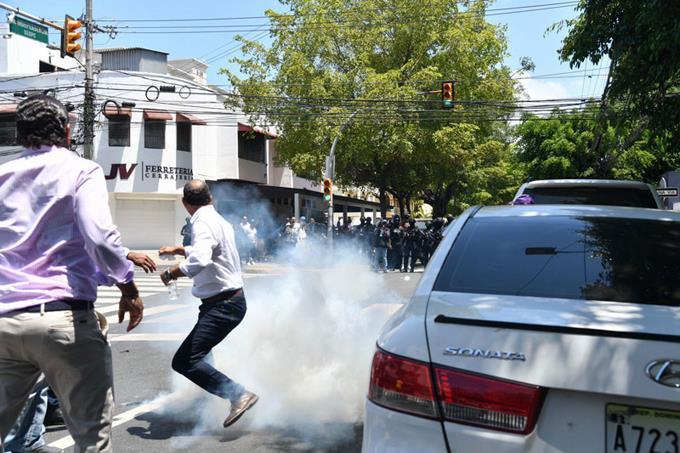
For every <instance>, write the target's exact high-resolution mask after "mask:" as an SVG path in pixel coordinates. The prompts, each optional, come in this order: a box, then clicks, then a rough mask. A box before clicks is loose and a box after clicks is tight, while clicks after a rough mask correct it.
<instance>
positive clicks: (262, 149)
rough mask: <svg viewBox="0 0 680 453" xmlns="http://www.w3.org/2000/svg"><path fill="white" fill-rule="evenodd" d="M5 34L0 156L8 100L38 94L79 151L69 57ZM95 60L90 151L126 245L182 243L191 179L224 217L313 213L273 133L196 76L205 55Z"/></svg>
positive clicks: (352, 204)
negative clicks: (62, 116)
mask: <svg viewBox="0 0 680 453" xmlns="http://www.w3.org/2000/svg"><path fill="white" fill-rule="evenodd" d="M3 25H6V24H0V32H2V31H3V29H2V26H3ZM4 31H5V32H6V33H5V36H10V37H9V38H3V39H0V69H5V71H3V72H2V74H0V162H3V161H6V160H9V159H12V158H14V157H16V156H17V155H18V153H19V152H20V148H19V147H18V146H17V145H16V142H15V137H16V125H15V122H14V114H15V111H16V105H17V103H18V102H19V101H20V100H21V98H22V97H24V96H26V95H30V94H34V93H41V92H49V93H52V94H54V95H55V96H56V97H57V98H58V99H59V100H61V101H62V102H64V103H66V104H67V105H68V106H69V107H70V108H72V112H71V122H72V130H73V134H72V135H73V141H74V144H73V146H72V147H73V149H74V150H75V151H76V152H80V153H81V154H82V127H81V126H82V122H83V120H84V118H83V108H82V106H83V101H84V90H83V87H84V73H83V71H82V70H81V69H79V67H76V66H74V65H73V64H72V63H71V62H69V61H68V60H69V58H68V57H67V58H65V59H61V57H59V58H57V55H58V54H59V51H58V49H55V48H54V47H52V46H49V45H48V44H45V43H44V42H41V41H38V40H36V39H34V38H30V37H25V36H22V35H18V34H16V33H13V32H11V31H10V29H9V26H7V27H5V29H4ZM23 49H28V50H26V51H24V50H23ZM17 54H22V55H24V57H22V59H21V61H20V63H19V62H16V61H14V60H13V59H12V58H10V57H9V56H10V55H17ZM95 61H96V69H97V70H96V75H95V84H94V87H95V106H96V116H95V119H94V121H95V122H94V124H95V138H94V155H93V159H94V160H96V161H97V162H98V163H99V165H100V166H101V167H102V169H103V171H104V175H105V177H106V182H107V186H108V190H109V204H110V208H111V212H112V216H113V219H114V222H115V223H116V224H117V225H118V227H119V229H120V231H121V234H122V236H123V241H124V243H125V244H126V246H128V247H130V248H133V249H145V250H148V249H155V248H157V247H159V246H162V245H167V244H176V243H179V242H180V235H179V232H180V230H181V227H182V226H183V225H184V220H185V217H186V212H185V210H184V208H183V206H182V204H181V192H182V187H183V186H184V184H185V183H186V181H188V180H190V179H192V178H200V179H205V180H207V181H208V182H209V183H210V185H211V187H212V188H213V192H214V194H215V204H216V206H217V208H218V210H220V212H221V213H223V214H224V215H228V216H239V217H240V216H241V215H248V216H257V215H264V212H265V211H266V213H267V214H268V215H271V216H272V217H273V218H274V219H275V221H279V220H280V221H283V220H285V217H288V216H292V215H295V216H298V217H299V216H302V215H304V216H307V217H317V218H320V217H322V216H323V213H324V210H325V207H326V206H325V203H324V201H323V199H322V194H321V188H320V186H319V185H318V184H315V183H313V182H312V181H309V180H306V179H303V178H299V177H298V176H296V175H295V174H294V173H293V172H292V171H291V170H290V168H288V167H285V166H279V165H277V164H276V134H275V133H274V132H273V131H269V130H263V129H260V128H258V127H254V126H252V125H250V124H249V122H248V120H247V118H246V117H244V116H243V114H242V113H241V112H238V111H233V110H228V109H226V108H225V106H224V101H225V99H226V98H225V93H223V92H221V91H220V90H219V89H216V88H214V87H210V86H208V85H206V84H205V80H206V77H205V70H206V68H207V67H206V66H205V65H204V64H203V63H201V62H199V61H196V60H191V59H185V60H174V61H170V62H169V61H168V59H167V54H166V53H163V52H157V51H154V50H150V49H143V48H125V49H101V50H97V51H96V58H95ZM3 62H4V63H3ZM3 64H5V66H2V65H3ZM244 194H245V195H244ZM255 206H258V210H259V212H258V210H256V209H254V207H255ZM378 209H379V207H378V204H377V203H375V202H371V201H366V200H356V199H351V198H349V197H342V196H339V197H337V199H336V210H338V211H339V212H343V211H346V212H354V213H355V217H358V216H359V215H362V214H363V215H373V216H375V212H376V211H377V210H378ZM367 212H368V213H367ZM276 219H279V220H276Z"/></svg>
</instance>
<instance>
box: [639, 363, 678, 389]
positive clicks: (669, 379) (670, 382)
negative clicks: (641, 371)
mask: <svg viewBox="0 0 680 453" xmlns="http://www.w3.org/2000/svg"><path fill="white" fill-rule="evenodd" d="M645 373H647V376H649V378H650V379H651V380H652V381H654V382H656V383H657V384H661V385H665V386H667V387H674V388H680V360H670V359H661V360H655V361H653V362H651V363H650V364H649V365H647V368H646V369H645Z"/></svg>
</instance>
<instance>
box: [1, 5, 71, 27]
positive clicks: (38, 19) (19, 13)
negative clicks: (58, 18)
mask: <svg viewBox="0 0 680 453" xmlns="http://www.w3.org/2000/svg"><path fill="white" fill-rule="evenodd" d="M0 8H2V9H5V10H7V11H9V12H12V13H14V14H16V15H17V16H24V17H25V18H27V19H31V20H34V21H36V22H39V23H41V24H43V25H47V26H48V27H52V28H56V29H57V30H59V31H61V30H63V29H64V27H62V26H61V25H59V24H55V23H54V22H51V21H49V20H47V19H44V18H42V17H38V16H35V15H33V14H29V13H27V12H26V11H24V10H20V9H19V8H15V7H13V6H10V5H8V4H6V3H0Z"/></svg>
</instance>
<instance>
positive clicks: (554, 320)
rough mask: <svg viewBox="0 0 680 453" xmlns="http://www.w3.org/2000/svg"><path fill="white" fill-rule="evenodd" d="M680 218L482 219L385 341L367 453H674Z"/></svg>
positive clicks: (467, 229)
mask: <svg viewBox="0 0 680 453" xmlns="http://www.w3.org/2000/svg"><path fill="white" fill-rule="evenodd" d="M679 306H680V213H674V212H669V211H661V210H654V209H631V208H621V207H605V206H572V205H544V206H541V205H529V206H500V207H482V208H479V207H474V208H470V209H468V210H467V211H466V212H464V213H463V214H462V215H461V216H460V217H458V218H457V219H456V221H455V222H454V224H453V225H452V227H451V230H450V232H449V234H447V235H446V236H445V237H444V239H443V241H442V243H441V244H440V246H439V248H438V249H437V251H436V252H435V254H434V256H433V257H432V259H431V261H430V263H429V265H428V267H427V269H426V270H425V272H424V274H423V276H422V278H421V280H420V282H419V284H418V286H417V288H416V290H415V293H414V295H413V297H412V299H411V300H410V301H409V302H408V303H407V304H406V305H405V306H404V307H403V308H402V309H401V310H399V311H398V312H397V313H395V315H394V316H393V317H392V318H391V319H390V320H389V321H388V322H387V324H386V325H385V327H384V328H383V331H382V333H381V335H380V337H379V339H378V341H377V350H376V352H375V356H374V358H373V364H372V369H371V379H370V384H369V390H368V396H367V400H366V404H365V424H364V434H363V451H364V452H418V453H422V452H447V451H448V452H451V451H453V452H456V453H458V452H462V453H465V452H470V453H486V452H509V453H511V452H579V453H582V452H583V453H589V452H603V453H624V452H644V453H651V452H671V453H678V452H679V451H680V308H679Z"/></svg>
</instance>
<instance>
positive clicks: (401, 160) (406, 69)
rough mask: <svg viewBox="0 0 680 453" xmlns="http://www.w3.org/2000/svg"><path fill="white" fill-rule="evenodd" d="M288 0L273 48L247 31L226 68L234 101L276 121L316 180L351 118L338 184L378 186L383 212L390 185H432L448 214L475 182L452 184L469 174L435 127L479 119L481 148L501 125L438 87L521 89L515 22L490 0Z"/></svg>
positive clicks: (289, 156) (460, 92) (403, 194)
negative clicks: (235, 69)
mask: <svg viewBox="0 0 680 453" xmlns="http://www.w3.org/2000/svg"><path fill="white" fill-rule="evenodd" d="M282 3H283V4H284V5H286V6H287V7H288V9H289V11H290V13H288V14H277V13H275V12H273V11H268V12H267V15H268V17H269V18H270V21H271V29H270V33H271V37H272V45H271V47H270V48H266V47H265V46H263V45H261V44H260V43H257V42H252V41H248V40H245V39H242V41H243V49H244V55H245V56H243V57H241V58H236V59H235V60H234V61H235V62H236V63H238V64H239V65H240V70H241V74H242V76H239V75H237V74H235V73H232V72H229V71H227V70H223V72H224V73H225V74H227V75H228V76H229V78H230V80H231V83H232V84H233V85H234V86H235V87H236V88H237V91H238V93H239V95H238V96H235V97H233V98H232V100H231V102H230V103H231V105H232V106H238V107H240V108H242V109H243V110H244V112H246V113H247V114H248V115H250V116H251V118H252V120H253V121H261V120H263V119H265V118H266V120H267V121H268V122H270V123H271V124H273V125H274V126H275V127H276V128H277V129H278V130H279V132H280V138H279V139H278V140H277V149H278V151H279V155H280V157H281V160H282V161H283V162H285V163H287V164H289V165H290V166H291V167H292V168H293V170H294V171H295V172H296V173H297V174H299V175H301V176H305V177H308V178H311V179H319V177H320V174H321V170H322V167H323V164H324V158H325V156H326V155H327V153H328V150H329V148H330V145H331V143H332V141H333V139H334V138H335V137H336V136H337V134H338V133H339V131H340V129H341V128H342V126H343V125H345V124H347V123H349V124H348V126H347V127H346V128H345V129H344V132H343V134H342V137H341V138H340V141H339V144H338V148H337V163H336V180H337V181H338V183H340V184H345V185H356V186H371V187H375V188H377V189H378V191H379V195H380V198H381V201H382V202H383V203H382V204H383V209H382V210H383V215H384V214H385V212H384V211H385V200H386V196H385V195H386V193H387V192H390V193H393V194H395V195H397V196H398V198H402V199H407V198H409V197H413V196H416V195H417V194H418V192H420V191H422V190H423V189H424V188H428V189H430V193H433V194H434V198H435V199H434V203H435V205H436V206H438V208H437V209H436V211H437V214H439V215H440V214H442V213H444V212H445V211H446V209H447V207H448V203H449V200H450V199H451V198H452V197H454V196H455V195H457V193H458V192H457V191H459V190H462V188H463V187H464V186H465V185H464V184H462V183H458V182H453V183H452V181H450V180H451V179H453V178H458V177H462V176H463V174H462V173H461V172H460V171H459V169H458V168H453V167H444V166H443V163H442V162H441V161H437V160H436V159H433V158H432V154H440V151H441V146H444V145H441V143H444V142H446V143H451V142H450V141H447V140H444V139H443V138H441V137H440V138H436V134H437V133H438V132H439V131H440V130H442V128H443V127H444V126H447V125H449V126H447V127H453V128H454V129H456V126H460V127H461V128H462V130H469V127H468V126H465V125H464V124H461V125H450V123H452V122H453V123H457V122H463V123H465V122H469V123H475V124H476V129H475V132H474V135H475V141H476V143H477V144H482V143H483V142H484V141H486V140H489V139H490V137H491V136H492V134H493V130H494V128H495V127H496V126H494V123H492V122H490V121H487V120H488V118H489V115H490V113H488V112H475V113H474V114H471V115H467V116H465V117H463V116H461V115H459V113H457V112H458V111H441V110H440V107H439V103H438V102H437V101H436V99H437V98H438V94H436V93H435V94H427V93H428V92H432V91H436V90H438V89H439V88H440V82H441V81H442V80H447V79H454V80H456V82H457V83H456V95H457V97H458V98H461V99H465V100H469V101H475V100H484V99H501V100H512V99H514V96H515V90H516V87H515V83H514V82H513V81H512V79H510V72H509V69H508V68H507V67H505V66H503V64H502V62H503V59H504V57H505V55H506V40H505V36H504V29H503V28H501V27H498V26H495V25H491V24H489V23H488V22H486V21H485V19H484V13H485V8H486V4H487V2H486V0H469V1H464V2H460V1H458V0H431V1H428V2H427V4H422V3H421V2H414V1H412V0H352V1H347V0H286V1H282ZM352 114H354V116H353V117H351V121H350V116H351V115H352ZM440 135H441V134H440ZM437 137H439V136H437ZM438 143H439V144H438ZM452 146H453V144H452ZM451 152H452V153H454V152H456V151H455V150H452V151H451ZM455 162H456V159H449V160H447V161H446V162H445V163H446V164H447V165H448V164H451V165H455ZM433 165H434V166H435V167H436V168H431V166H433ZM435 175H436V179H432V180H430V179H427V178H429V177H430V176H432V177H434V176H435Z"/></svg>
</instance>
